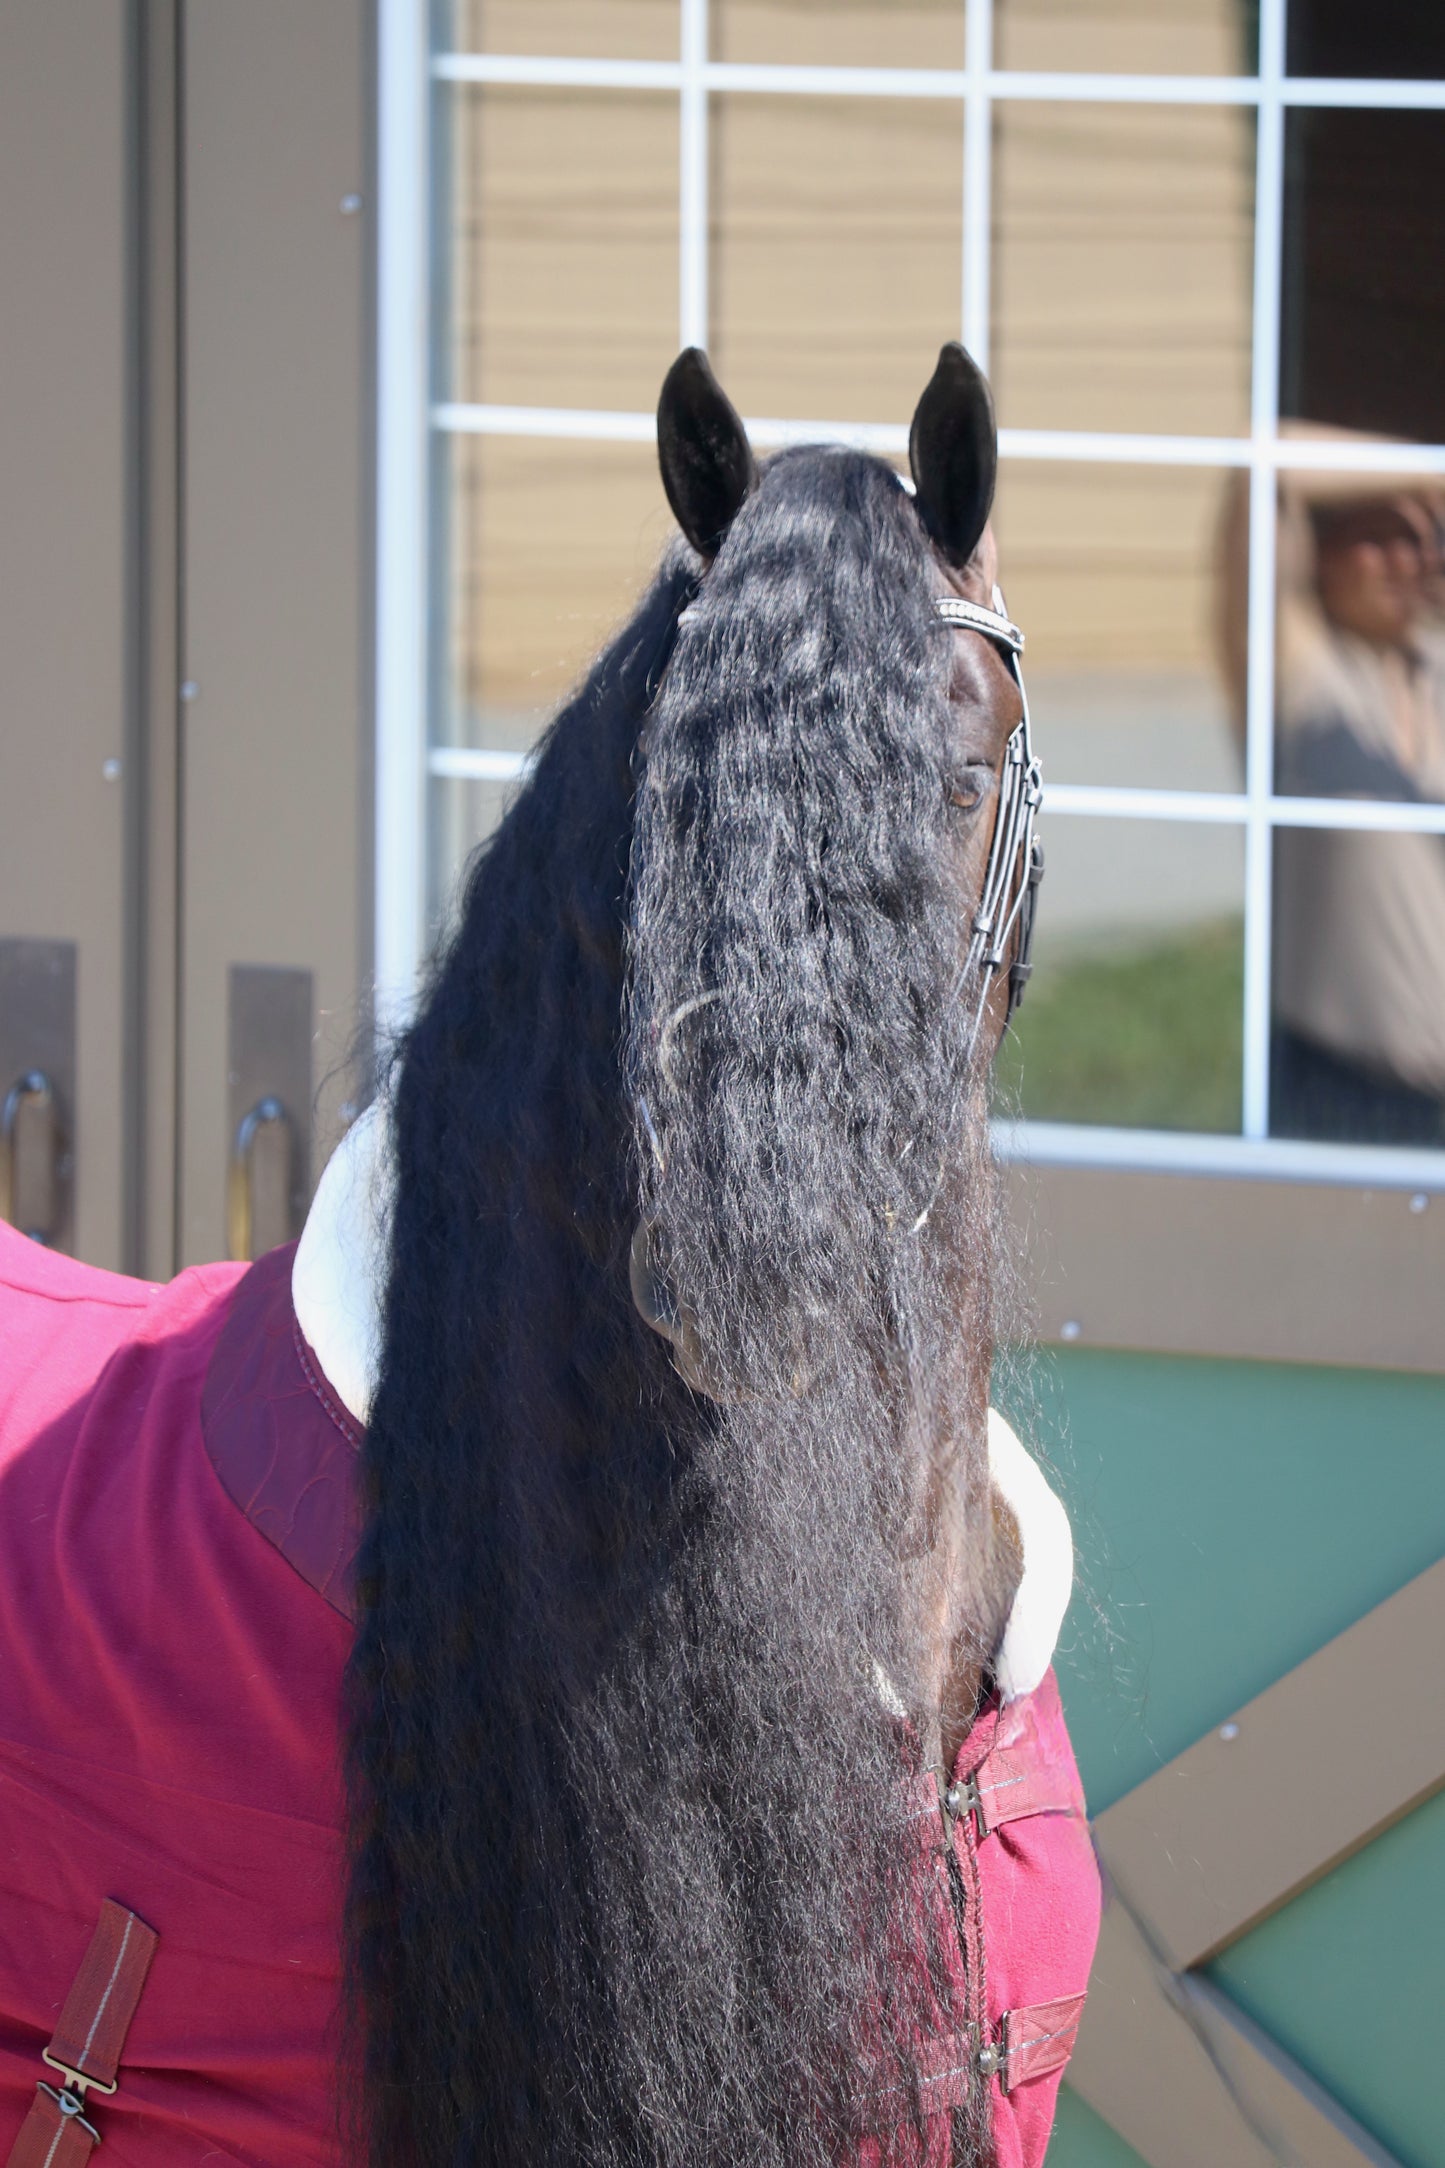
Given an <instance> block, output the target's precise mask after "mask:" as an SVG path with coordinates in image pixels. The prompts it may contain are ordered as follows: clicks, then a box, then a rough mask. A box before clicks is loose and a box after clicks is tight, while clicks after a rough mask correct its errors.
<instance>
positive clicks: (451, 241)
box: [441, 86, 678, 408]
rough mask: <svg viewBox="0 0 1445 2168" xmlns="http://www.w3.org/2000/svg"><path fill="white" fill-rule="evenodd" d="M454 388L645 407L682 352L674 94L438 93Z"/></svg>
mask: <svg viewBox="0 0 1445 2168" xmlns="http://www.w3.org/2000/svg"><path fill="white" fill-rule="evenodd" d="M441 113H442V116H443V117H444V118H445V119H446V121H447V122H448V124H449V133H450V140H449V142H448V143H447V144H446V145H445V155H446V157H447V159H448V162H449V165H450V171H451V180H452V188H453V197H454V210H453V214H452V220H451V227H450V232H449V234H448V236H447V242H448V261H447V264H446V274H447V278H448V280H449V292H448V296H447V298H448V300H449V302H450V319H451V355H450V371H449V376H448V379H447V389H446V391H445V392H444V394H443V396H444V397H447V398H450V399H459V400H478V401H483V402H492V401H494V402H496V403H497V404H499V405H503V406H510V405H515V406H564V407H565V406H580V407H622V408H627V407H633V408H636V407H644V408H646V407H650V406H651V405H652V404H653V402H654V401H655V399H656V397H657V387H658V384H659V383H660V382H661V380H662V374H663V371H664V370H665V369H666V367H667V365H668V363H669V362H670V361H671V359H672V357H673V355H674V354H675V353H676V351H677V250H678V240H677V219H678V213H677V157H678V149H677V144H678V120H677V100H676V99H675V98H670V97H667V96H662V95H658V96H653V95H647V94H644V93H639V92H630V91H609V92H603V93H598V92H594V91H577V90H537V89H528V90H523V89H516V88H513V87H511V86H508V87H507V88H505V89H495V88H487V89H477V88H475V87H470V86H469V87H466V88H457V89H455V90H453V91H451V92H450V94H449V95H448V96H447V97H446V98H445V99H444V102H443V104H442V107H441Z"/></svg>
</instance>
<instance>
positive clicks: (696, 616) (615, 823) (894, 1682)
mask: <svg viewBox="0 0 1445 2168" xmlns="http://www.w3.org/2000/svg"><path fill="white" fill-rule="evenodd" d="M934 585H935V580H934V576H933V568H932V567H931V565H930V561H929V556H928V545H927V543H926V541H925V539H924V536H923V532H922V529H921V527H920V525H919V522H918V519H917V517H916V515H915V513H914V510H913V507H912V506H911V505H910V504H909V501H908V499H907V497H906V496H905V494H904V492H903V491H902V490H901V488H900V487H899V485H898V483H897V480H896V478H895V477H894V476H893V475H892V474H891V472H890V471H889V470H888V469H887V468H885V467H883V466H882V465H881V464H880V463H878V462H876V461H874V460H871V459H868V458H865V457H864V456H862V455H859V454H852V453H842V452H820V451H807V452H798V453H790V454H787V455H784V456H783V457H781V458H779V459H777V460H775V461H774V462H773V463H772V464H771V466H770V467H769V468H768V469H767V470H766V471H765V473H764V476H763V479H762V484H761V487H760V488H759V490H758V492H757V494H756V495H755V496H753V497H751V498H750V499H749V501H748V502H747V503H746V504H745V506H744V507H743V509H742V511H741V512H740V514H739V515H738V517H737V519H736V521H735V523H734V525H733V527H732V529H731V531H730V532H729V534H728V536H727V539H726V541H725V542H724V544H723V546H722V549H721V552H720V554H719V555H718V558H717V560H716V562H715V564H713V565H712V566H711V567H710V568H709V570H708V571H707V574H706V577H705V578H703V579H701V580H700V566H699V564H698V561H697V560H696V559H694V558H693V557H692V556H691V555H690V553H688V552H687V551H686V550H684V549H683V548H682V547H681V546H680V545H679V546H678V547H677V549H676V550H675V552H674V553H673V554H672V555H671V556H670V557H669V558H668V560H667V562H666V563H665V565H664V567H663V569H662V571H661V573H660V575H659V577H658V579H657V581H656V583H655V585H654V586H653V588H652V590H651V591H650V593H649V594H648V595H647V597H646V599H645V600H644V602H643V603H642V605H641V607H640V609H639V611H638V612H637V614H636V616H635V617H634V619H633V620H632V622H631V623H630V624H629V625H628V627H627V628H626V630H625V631H624V632H623V633H622V634H621V636H620V637H619V638H618V639H617V641H616V642H615V644H614V645H613V646H612V647H611V648H610V649H609V650H608V652H607V653H606V654H605V655H604V656H603V657H602V658H601V660H600V661H599V663H598V664H597V666H596V668H595V670H594V671H593V673H592V675H591V677H590V678H589V680H588V681H587V683H586V684H585V685H584V686H583V688H582V689H581V691H580V692H579V693H578V695H577V696H576V698H575V699H574V700H573V701H572V702H571V703H570V704H569V705H568V706H567V707H565V708H564V709H563V711H562V712H561V714H560V715H559V716H558V717H557V719H556V721H555V722H554V724H553V725H552V727H551V730H550V732H549V733H548V736H547V738H546V740H545V742H544V744H543V746H542V748H541V752H540V756H539V758H538V761H537V764H536V767H535V770H534V772H533V774H532V776H531V778H530V780H529V781H528V782H527V784H526V786H525V787H524V788H523V789H522V790H521V791H520V793H519V795H518V797H517V799H516V801H515V803H514V805H513V806H512V808H511V810H510V812H509V813H508V815H507V818H506V819H505V820H504V821H503V823H502V825H501V826H500V828H499V829H498V831H497V832H496V834H495V836H494V837H493V839H492V840H491V842H490V843H489V844H488V846H487V847H486V849H485V850H484V851H483V852H482V853H481V854H480V856H479V857H478V859H477V861H476V862H475V864H474V866H473V868H472V870H471V873H470V877H469V880H468V884H467V890H466V896H465V902H464V908H463V911H462V914H461V919H460V924H459V927H458V930H457V932H456V934H455V936H454V938H453V939H452V941H451V943H450V946H449V948H448V949H447V951H446V953H445V955H444V956H443V958H442V959H441V961H440V963H439V965H438V967H437V969H436V971H435V974H434V977H433V980H432V983H431V986H430V989H429V993H428V996H427V999H426V1001H425V1003H424V1005H423V1008H422V1011H421V1014H420V1017H419V1020H418V1022H417V1023H416V1025H415V1026H414V1028H413V1029H412V1031H411V1032H410V1034H409V1036H408V1038H407V1040H406V1042H405V1045H404V1047H403V1049H402V1052H401V1056H400V1060H399V1064H398V1070H397V1075H396V1080H395V1085H394V1099H393V1119H394V1129H395V1137H396V1151H397V1191H396V1203H395V1211H394V1222H393V1233H392V1261H391V1273H390V1282H389V1290H388V1295H387V1304H386V1321H385V1341H384V1357H383V1365H382V1373H381V1378H380V1382H379V1387H378V1391H377V1394H376V1397H375V1401H374V1405H373V1409H372V1415H371V1422H370V1428H369V1431H368V1436H367V1441H366V1446H365V1473H366V1482H367V1487H368V1500H367V1503H368V1512H369V1520H368V1527H367V1533H366V1537H365V1542H364V1546H363V1550H362V1554H361V1561H360V1569H359V1594H360V1604H361V1620H360V1627H359V1632H358V1637H357V1642H356V1647H355V1653H354V1656H353V1660H352V1664H351V1668H350V1673H349V1693H350V1712H351V1713H350V1751H349V1776H350V1794H351V1815H352V1869H351V1881H350V1892H349V1906H348V1982H349V1988H350V1991H351V1996H352V2000H353V2007H354V2010H355V2012H356V2014H357V2018H358V2023H359V2029H360V2036H361V2041H362V2058H363V2063H362V2072H361V2078H360V2086H359V2100H358V2103H357V2106H358V2115H357V2121H358V2128H359V2129H360V2130H361V2131H362V2133H363V2137H362V2150H364V2151H366V2152H367V2153H369V2158H370V2160H371V2162H372V2163H373V2168H420V2164H422V2163H425V2164H427V2168H432V2164H437V2163H467V2164H469V2168H470V2164H473V2163H483V2162H486V2163H498V2164H501V2163H505V2164H507V2168H562V2164H564V2163H565V2164H567V2168H583V2164H587V2168H592V2164H597V2168H602V2164H608V2168H612V2164H617V2168H621V2164H622V2163H627V2164H628V2168H633V2164H637V2168H644V2164H652V2163H656V2164H659V2168H661V2164H667V2168H704V2164H707V2168H764V2164H777V2168H783V2164H784V2163H787V2164H789V2168H807V2164H813V2163H816V2164H818V2168H823V2164H824V2163H826V2164H828V2168H835V2164H836V2163H838V2162H839V2161H840V2160H842V2159H844V2158H846V2157H847V2155H848V2153H849V2150H850V2147H851V2148H852V2149H853V2150H854V2151H855V2152H856V2143H857V2135H858V2133H859V2132H860V2131H863V2130H872V2131H874V2132H875V2133H876V2134H877V2135H878V2136H879V2137H880V2139H881V2140H882V2141H883V2145H884V2152H885V2157H886V2156H887V2155H888V2153H889V2150H890V2148H891V2147H892V2145H893V2142H894V2138H895V2136H901V2138H902V2139H903V2140H904V2141H906V2139H907V2136H908V2134H909V2132H910V2131H911V2132H913V2133H915V2134H916V2132H917V2130H918V2127H919V2121H920V2116H921V2112H922V2106H921V2096H920V2093H919V2090H918V2085H917V2082H916V2079H917V2061H918V2047H919V2028H920V2025H921V2024H922V2023H923V2022H924V2015H923V2013H924V2011H925V2008H926V2001H927V1998H926V1994H925V1988H926V1980H925V1975H926V1973H927V1972H928V1970H929V1966H928V1950H927V1947H926V1944H927V1937H926V1935H925V1936H922V1937H921V1936H920V1931H919V1927H918V1923H917V1917H916V1903H915V1900H914V1896H913V1890H912V1879H913V1874H914V1871H915V1862H916V1849H915V1847H916V1839H912V1838H910V1837H909V1835H908V1831H907V1827H906V1822H905V1811H906V1778H907V1762H908V1751H909V1749H908V1743H907V1736H906V1734H905V1731H904V1729H903V1727H901V1726H900V1724H899V1723H898V1722H897V1721H896V1719H895V1718H894V1717H892V1716H890V1715H889V1714H888V1710H887V1708H886V1706H885V1702H886V1701H887V1700H888V1699H890V1698H891V1697H893V1696H894V1695H895V1694H896V1695H901V1696H902V1700H903V1703H904V1704H905V1705H906V1706H908V1707H910V1708H916V1707H917V1705H918V1700H919V1696H920V1695H921V1694H923V1693H924V1692H925V1691H926V1687H925V1684H924V1665H923V1653H922V1652H923V1645H924V1640H925V1632H926V1630H925V1625H924V1620H925V1617H926V1615H927V1614H928V1612H929V1607H930V1604H931V1602H932V1601H933V1600H934V1597H935V1596H936V1591H932V1590H930V1589H929V1588H928V1587H927V1586H926V1585H925V1584H926V1572H925V1570H924V1568H923V1567H922V1566H920V1565H919V1564H918V1561H920V1560H926V1558H927V1556H928V1540H927V1531H928V1525H929V1519H930V1513H931V1512H932V1511H933V1509H934V1506H935V1505H936V1498H937V1492H938V1488H939V1486H940V1484H947V1483H950V1482H956V1483H957V1484H960V1485H962V1486H963V1488H964V1490H965V1491H966V1493H967V1496H968V1500H969V1509H970V1511H974V1512H980V1513H981V1486H982V1483H983V1480H984V1478H983V1476H982V1473H981V1469H980V1465H979V1458H978V1449H979V1432H978V1417H979V1414H980V1411H981V1408H982V1405H983V1399H984V1395H985V1393H986V1382H987V1349H988V1340H989V1321H988V1310H987V1304H988V1255H989V1242H990V1231H991V1223H990V1214H991V1202H990V1200H991V1195H992V1186H991V1181H990V1177H989V1174H988V1170H987V1168H986V1165H985V1163H984V1157H983V1147H982V1142H981V1136H982V1121H981V1106H982V1101H981V1089H982V1087H981V1083H980V1079H979V1077H978V1075H977V1074H976V1073H975V1072H974V1071H973V1070H971V1069H970V1067H969V1065H968V1063H967V1061H966V1060H965V1058H964V1053H965V1049H964V1046H963V1033H964V1030H965V1025H966V1016H967V1005H966V1003H964V1002H962V1001H960V999H959V998H958V996H959V987H958V962H959V956H960V952H961V942H960V927H961V925H962V924H963V923H964V922H965V914H966V901H965V899H963V898H962V897H961V896H960V894H959V893H958V881H957V874H956V853H955V852H954V851H953V849H952V845H951V831H950V827H949V821H950V814H949V809H948V804H947V798H948V790H947V786H948V781H949V774H948V765H949V760H950V757H951V754H950V717H949V709H948V699H947V692H948V686H947V678H948V665H947V642H946V640H940V638H939V635H938V632H937V630H936V628H935V625H934V621H933V617H932V613H931V610H930V607H929V596H930V593H931V592H932V590H933V587H934ZM689 605H692V607H688V606H689ZM680 620H681V623H680ZM639 1222H643V1223H644V1224H645V1228H646V1230H647V1236H648V1241H649V1244H650V1254H651V1255H652V1256H653V1258H654V1260H655V1262H656V1264H657V1267H658V1271H659V1274H660V1277H661V1278H662V1280H663V1282H664V1283H665V1285H666V1287H667V1288H668V1289H669V1290H670V1292H671V1294H672V1296H673V1298H674V1299H675V1302H676V1304H677V1306H678V1308H679V1310H680V1311H685V1313H686V1315H687V1318H688V1321H689V1329H690V1331H691V1332H692V1333H693V1335H694V1336H695V1342H696V1346H697V1348H698V1349H699V1350H700V1351H701V1355H702V1357H703V1360H704V1363H705V1368H706V1373H707V1383H708V1386H709V1390H708V1391H707V1392H705V1393H699V1392H695V1391H693V1390H692V1389H690V1387H689V1386H688V1385H687V1384H686V1383H684V1382H683V1379H682V1377H680V1376H679V1374H678V1371H677V1369H676V1368H675V1367H674V1364H673V1362H672V1361H671V1360H670V1351H669V1348H668V1345H667V1343H666V1341H665V1340H664V1339H663V1338H661V1337H660V1336H659V1334H658V1333H656V1332H654V1331H652V1330H650V1329H649V1327H648V1326H647V1325H646V1324H644V1323H643V1321H642V1319H641V1317H640V1316H639V1314H638V1310H637V1308H636V1307H635V1305H634V1302H633V1300H632V1298H631V1296H630V1294H629V1259H630V1256H631V1253H632V1251H633V1245H634V1236H635V1233H636V1230H637V1228H638V1226H639ZM983 1555H984V1554H983V1551H982V1549H981V1551H980V1556H981V1557H982V1556H983ZM980 1578H981V1580H982V1578H983V1576H982V1574H981V1576H980ZM973 1593H974V1598H975V1601H974V1609H973V1615H972V1630H973V1631H974V1633H975V1636H976V1640H977V1643H978V1646H979V1648H980V1650H981V1651H983V1652H985V1653H986V1652H987V1650H988V1647H989V1645H990V1641H991V1637H992V1635H993V1634H994V1632H995V1630H996V1626H997V1620H996V1618H995V1617H994V1616H993V1614H992V1611H991V1610H990V1598H989V1594H988V1591H987V1589H986V1588H985V1587H984V1586H982V1585H980V1587H979V1588H978V1589H977V1590H976V1591H974V1592H973ZM963 2017H964V2013H962V2012H961V2011H960V2012H959V2013H958V2021H959V2023H960V2025H961V2024H962V2023H963ZM976 2090H978V2089H977V2088H976ZM956 2144H957V2154H956V2157H957V2158H958V2159H960V2160H972V2159H975V2158H982V2157H983V2151H984V2149H985V2148H986V2136H985V2134H984V2133H983V2132H982V2131H981V2130H980V2129H977V2128H974V2129H971V2130H967V2129H964V2128H962V2127H960V2130H959V2132H958V2133H957V2138H956Z"/></svg>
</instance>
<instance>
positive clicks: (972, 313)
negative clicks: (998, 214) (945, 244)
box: [963, 0, 993, 371]
mask: <svg viewBox="0 0 1445 2168" xmlns="http://www.w3.org/2000/svg"><path fill="white" fill-rule="evenodd" d="M964 37H965V44H964V75H965V78H966V88H965V90H964V95H963V343H964V345H965V346H966V347H967V348H968V351H969V352H970V354H972V356H973V358H974V360H975V361H976V362H977V363H978V365H979V367H980V369H983V370H984V371H987V369H988V352H989V331H990V323H989V307H990V292H991V283H992V282H991V273H992V264H991V261H990V252H991V249H992V242H993V97H992V92H991V89H990V83H991V80H992V75H993V0H968V4H967V13H966V17H965V30H964Z"/></svg>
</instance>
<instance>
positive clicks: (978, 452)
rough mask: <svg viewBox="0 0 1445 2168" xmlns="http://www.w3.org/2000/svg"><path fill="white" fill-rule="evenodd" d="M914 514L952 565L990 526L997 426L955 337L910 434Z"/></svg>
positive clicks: (988, 398)
mask: <svg viewBox="0 0 1445 2168" xmlns="http://www.w3.org/2000/svg"><path fill="white" fill-rule="evenodd" d="M908 464H909V465H910V466H911V467H912V469H913V483H914V487H915V489H916V490H917V492H918V495H917V499H916V502H917V505H918V515H919V518H920V519H921V520H922V521H923V524H924V526H925V527H926V528H927V530H928V532H929V534H930V535H931V536H932V537H933V540H934V541H935V542H936V543H937V544H938V547H939V548H940V549H941V550H942V552H943V554H944V556H945V557H946V558H947V559H948V561H949V563H950V564H952V565H958V566H963V565H966V564H967V563H968V560H969V558H970V557H972V555H973V553H974V551H975V549H976V548H977V547H978V538H979V536H980V535H981V534H982V533H983V530H984V528H985V526H986V525H987V524H988V515H989V507H990V506H991V505H992V503H993V487H994V482H995V480H996V479H997V475H998V429H997V426H996V424H995V422H994V418H993V396H992V394H991V393H990V391H989V388H988V379H987V377H986V376H985V375H984V373H983V371H982V370H981V369H980V368H979V366H978V364H977V362H976V361H974V359H973V358H972V356H971V355H969V354H967V353H965V351H964V349H963V348H962V347H961V346H959V345H958V344H957V342H956V341H954V342H952V343H950V344H949V345H948V346H945V347H944V348H943V350H942V352H941V353H940V354H939V357H938V367H937V368H936V369H935V370H934V372H933V375H932V377H931V378H930V379H929V383H928V387H927V389H926V390H925V392H924V394H923V397H922V398H921V399H920V400H919V402H918V411H917V412H916V413H915V415H914V417H913V427H912V428H911V429H910V430H909V432H908Z"/></svg>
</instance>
